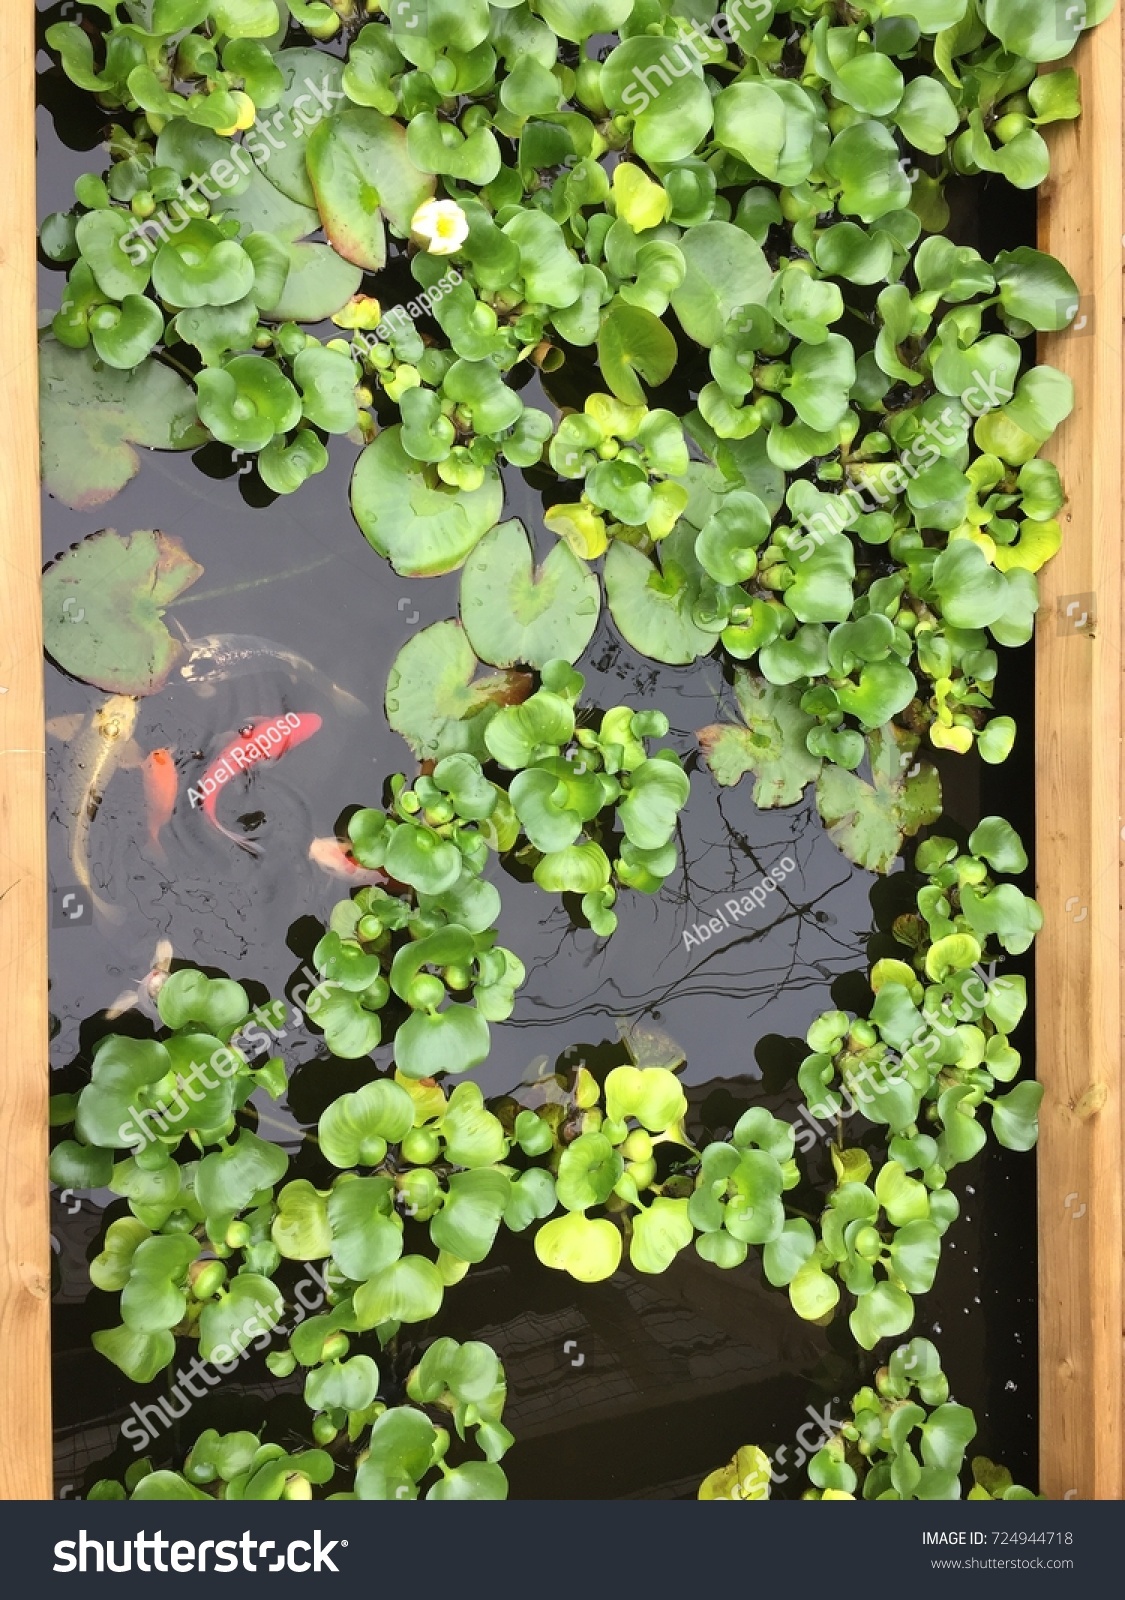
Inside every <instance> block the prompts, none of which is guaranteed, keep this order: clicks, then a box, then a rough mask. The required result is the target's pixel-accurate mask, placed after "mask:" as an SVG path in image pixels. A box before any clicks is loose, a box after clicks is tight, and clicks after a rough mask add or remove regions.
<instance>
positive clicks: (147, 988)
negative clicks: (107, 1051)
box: [105, 939, 172, 1022]
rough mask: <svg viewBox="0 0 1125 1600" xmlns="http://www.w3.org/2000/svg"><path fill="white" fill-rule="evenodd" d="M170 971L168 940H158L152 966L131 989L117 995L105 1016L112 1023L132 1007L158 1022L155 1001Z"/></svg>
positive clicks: (158, 1017)
mask: <svg viewBox="0 0 1125 1600" xmlns="http://www.w3.org/2000/svg"><path fill="white" fill-rule="evenodd" d="M171 970H172V945H171V941H170V940H168V939H158V940H157V942H156V949H155V950H154V951H153V952H152V966H151V967H150V968H149V970H148V971H147V972H146V973H145V975H144V977H143V978H141V979H140V981H139V982H138V983H137V984H136V985H135V986H134V987H133V988H132V989H126V990H125V991H124V993H123V994H119V995H118V996H117V999H116V1000H115V1001H114V1002H113V1004H112V1005H111V1006H107V1007H106V1012H105V1014H106V1016H107V1018H108V1019H109V1020H110V1021H111V1022H113V1021H114V1020H115V1019H116V1018H117V1017H122V1016H124V1015H125V1013H126V1011H131V1010H132V1009H133V1007H134V1006H138V1007H139V1008H140V1009H141V1010H142V1011H143V1012H144V1013H145V1015H146V1016H148V1017H151V1018H152V1019H153V1021H154V1022H159V1021H160V1012H159V1010H158V1009H157V1005H156V1001H157V997H158V995H159V994H160V991H161V989H163V987H164V985H165V984H166V983H167V982H168V974H169V973H170V972H171Z"/></svg>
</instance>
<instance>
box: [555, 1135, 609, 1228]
mask: <svg viewBox="0 0 1125 1600" xmlns="http://www.w3.org/2000/svg"><path fill="white" fill-rule="evenodd" d="M623 1166H624V1162H623V1160H622V1157H621V1156H620V1155H619V1154H618V1152H617V1151H616V1150H615V1149H614V1148H613V1146H612V1145H611V1144H610V1142H609V1140H608V1139H607V1138H606V1136H605V1134H604V1133H583V1134H580V1135H579V1137H578V1138H577V1139H575V1141H574V1143H573V1144H570V1145H568V1146H567V1148H566V1149H565V1150H564V1151H563V1153H562V1157H561V1159H560V1161H559V1172H558V1178H557V1179H556V1184H555V1188H556V1193H557V1195H558V1199H559V1204H560V1205H563V1206H565V1207H566V1209H567V1210H568V1211H587V1210H588V1209H589V1208H590V1207H591V1206H596V1205H602V1204H603V1203H604V1202H605V1201H606V1200H608V1199H609V1197H610V1195H611V1194H612V1193H613V1186H614V1184H615V1183H616V1182H617V1180H618V1178H619V1177H620V1176H621V1172H622V1169H623Z"/></svg>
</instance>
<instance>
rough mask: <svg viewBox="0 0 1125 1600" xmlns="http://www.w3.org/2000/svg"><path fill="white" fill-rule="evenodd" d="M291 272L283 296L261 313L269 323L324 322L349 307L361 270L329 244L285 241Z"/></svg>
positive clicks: (361, 274) (358, 283) (282, 292)
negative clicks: (343, 308)
mask: <svg viewBox="0 0 1125 1600" xmlns="http://www.w3.org/2000/svg"><path fill="white" fill-rule="evenodd" d="M285 249H286V252H287V254H288V257H289V272H288V275H287V277H286V279H285V287H284V289H283V290H282V291H281V296H280V298H279V299H278V300H277V301H276V302H275V303H274V304H273V305H272V306H270V307H269V309H268V310H267V309H266V308H265V307H263V308H262V316H263V318H264V319H265V320H267V321H269V322H323V321H324V319H325V318H326V317H332V316H335V314H336V312H337V311H339V310H340V309H341V308H342V307H343V306H346V305H347V303H348V301H349V300H350V299H351V297H352V295H353V294H355V292H356V290H357V289H358V288H359V286H360V283H361V282H362V281H363V272H362V270H361V269H360V268H359V267H357V266H354V265H353V264H352V263H351V262H350V261H345V260H344V258H343V256H341V255H337V254H336V252H335V250H333V248H332V246H331V245H328V244H286V246H285Z"/></svg>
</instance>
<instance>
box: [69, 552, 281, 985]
mask: <svg viewBox="0 0 1125 1600" xmlns="http://www.w3.org/2000/svg"><path fill="white" fill-rule="evenodd" d="M202 573H203V568H202V567H201V566H200V565H199V564H198V562H196V561H193V560H192V558H191V557H190V556H189V555H188V553H187V551H186V550H184V548H183V547H182V545H181V544H180V542H179V540H178V539H175V538H173V536H172V535H171V534H166V533H157V532H153V531H149V530H147V529H146V530H142V531H140V532H137V533H132V534H118V533H115V532H114V531H113V529H112V528H107V529H104V530H103V531H102V532H101V533H93V534H90V535H88V536H87V537H86V538H85V539H83V540H82V541H81V542H80V543H79V544H77V545H73V546H72V547H71V548H70V549H69V550H66V551H64V552H63V554H62V555H61V556H59V557H58V559H57V560H56V561H53V562H52V563H51V565H50V566H49V567H48V568H47V570H46V572H45V573H44V574H43V633H44V643H45V646H46V649H47V652H48V654H49V655H50V656H51V657H52V658H53V659H54V660H55V661H56V662H57V663H58V665H59V666H60V667H62V669H63V670H64V671H65V672H69V673H70V674H71V675H72V676H73V677H75V678H80V679H82V680H83V681H84V682H86V683H92V684H94V685H95V687H96V688H99V689H104V690H105V691H106V692H107V693H109V694H126V695H145V694H153V693H155V692H156V691H157V690H158V689H162V688H163V687H164V685H165V684H166V683H167V681H168V677H169V675H170V674H171V672H172V671H173V669H174V668H175V667H176V666H177V665H178V664H179V663H180V662H181V661H182V660H183V656H184V647H183V645H182V643H181V642H180V641H179V640H178V639H176V638H174V637H173V636H172V634H171V633H169V631H168V629H167V628H166V627H165V626H164V622H163V620H162V615H163V609H164V607H165V606H167V605H169V604H170V603H171V601H173V600H174V599H175V598H176V597H177V595H180V594H182V593H183V592H184V590H185V589H189V588H190V587H191V585H192V584H193V583H195V581H196V579H197V578H199V577H200V576H201V575H202ZM175 976H177V977H182V976H184V977H186V976H187V975H186V974H176V975H175ZM240 993H242V998H243V1000H245V998H246V997H245V993H244V991H241V990H240ZM247 1009H249V1008H248V1007H246V1008H245V1009H244V1010H243V1012H242V1015H243V1016H245V1015H246V1010H247Z"/></svg>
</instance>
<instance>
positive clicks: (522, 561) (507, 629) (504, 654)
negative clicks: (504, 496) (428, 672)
mask: <svg viewBox="0 0 1125 1600" xmlns="http://www.w3.org/2000/svg"><path fill="white" fill-rule="evenodd" d="M600 610H601V587H600V585H599V583H598V580H597V578H596V577H595V575H594V574H593V573H592V572H591V571H590V569H589V567H587V566H586V565H585V563H584V562H582V561H579V559H578V557H577V556H575V555H574V554H573V553H572V552H571V549H570V547H569V545H567V544H563V543H561V542H560V543H558V544H556V545H554V546H553V548H552V549H551V551H550V553H549V554H548V556H547V559H546V560H545V561H544V562H542V563H541V565H540V566H538V567H537V566H536V565H535V553H534V551H533V550H532V547H531V541H530V539H529V538H528V535H527V530H526V529H525V528H524V525H523V523H522V522H520V521H518V520H517V519H515V518H513V520H512V521H510V522H501V523H499V524H498V525H497V526H496V527H495V528H493V529H492V531H491V532H490V533H486V534H485V536H484V538H483V539H482V540H481V542H480V543H479V544H478V545H477V547H476V549H475V550H474V551H473V552H472V554H471V555H470V556H469V559H468V561H467V562H466V563H465V570H464V572H463V574H462V576H461V617H462V620H463V622H464V624H465V632H466V633H467V634H468V636H469V643H470V644H471V645H472V647H473V649H474V650H475V651H476V653H477V655H478V656H479V657H480V658H481V660H482V661H488V662H490V663H491V664H492V666H494V667H514V666H515V665H516V664H517V663H519V662H524V663H526V664H527V665H528V666H530V667H542V666H544V665H545V664H546V662H548V661H560V660H565V661H570V662H574V661H577V660H578V657H579V656H580V655H581V654H582V652H583V650H585V648H586V646H587V645H588V644H589V642H590V639H591V637H592V635H593V632H594V629H595V628H596V627H597V625H598V613H599V612H600Z"/></svg>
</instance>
